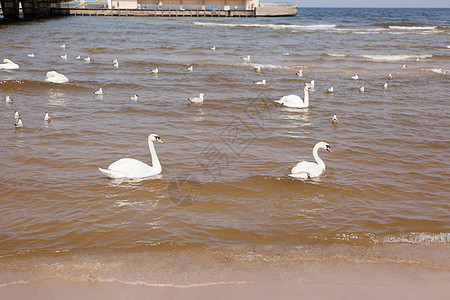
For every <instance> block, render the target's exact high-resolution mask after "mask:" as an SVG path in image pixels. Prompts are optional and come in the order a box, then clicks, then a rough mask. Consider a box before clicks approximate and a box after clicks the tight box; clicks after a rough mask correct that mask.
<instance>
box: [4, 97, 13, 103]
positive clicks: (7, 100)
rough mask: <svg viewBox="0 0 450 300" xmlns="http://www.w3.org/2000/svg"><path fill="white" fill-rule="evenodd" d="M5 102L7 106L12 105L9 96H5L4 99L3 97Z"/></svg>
mask: <svg viewBox="0 0 450 300" xmlns="http://www.w3.org/2000/svg"><path fill="white" fill-rule="evenodd" d="M5 101H6V103H8V104H12V103H13V99H12V98H11V97H10V96H6V97H5Z"/></svg>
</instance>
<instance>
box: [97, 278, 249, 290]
mask: <svg viewBox="0 0 450 300" xmlns="http://www.w3.org/2000/svg"><path fill="white" fill-rule="evenodd" d="M99 281H100V282H118V283H122V284H126V285H145V286H152V287H174V288H194V287H206V286H214V285H227V284H233V285H235V284H249V283H251V282H247V281H218V282H204V283H190V284H173V283H150V282H145V281H141V280H139V281H124V280H119V279H113V278H111V279H101V280H99Z"/></svg>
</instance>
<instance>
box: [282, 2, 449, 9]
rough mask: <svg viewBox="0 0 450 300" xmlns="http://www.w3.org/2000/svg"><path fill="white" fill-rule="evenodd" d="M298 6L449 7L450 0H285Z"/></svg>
mask: <svg viewBox="0 0 450 300" xmlns="http://www.w3.org/2000/svg"><path fill="white" fill-rule="evenodd" d="M286 2H293V3H296V4H297V5H298V6H299V7H406V8H413V7H429V8H450V0H323V1H320V0H319V1H317V0H287V1H286Z"/></svg>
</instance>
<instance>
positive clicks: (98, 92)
mask: <svg viewBox="0 0 450 300" xmlns="http://www.w3.org/2000/svg"><path fill="white" fill-rule="evenodd" d="M94 95H103V90H102V88H99V89H98V91H95V92H94Z"/></svg>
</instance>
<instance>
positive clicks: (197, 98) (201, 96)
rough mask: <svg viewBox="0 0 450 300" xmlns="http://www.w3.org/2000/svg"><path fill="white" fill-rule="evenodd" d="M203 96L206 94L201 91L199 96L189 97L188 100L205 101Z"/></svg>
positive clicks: (194, 101)
mask: <svg viewBox="0 0 450 300" xmlns="http://www.w3.org/2000/svg"><path fill="white" fill-rule="evenodd" d="M203 96H205V94H203V93H200V94H199V95H198V97H194V98H188V100H189V101H191V102H192V103H203Z"/></svg>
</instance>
